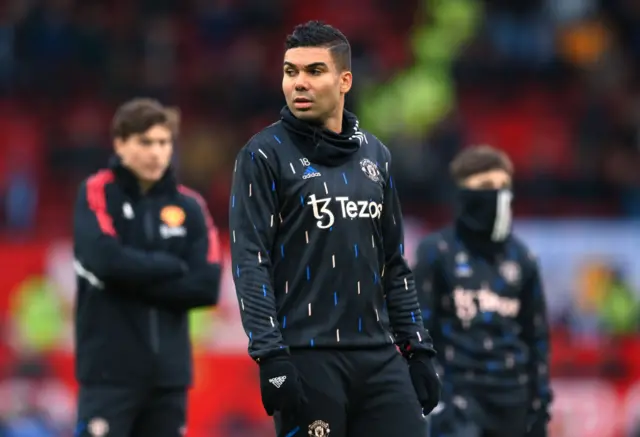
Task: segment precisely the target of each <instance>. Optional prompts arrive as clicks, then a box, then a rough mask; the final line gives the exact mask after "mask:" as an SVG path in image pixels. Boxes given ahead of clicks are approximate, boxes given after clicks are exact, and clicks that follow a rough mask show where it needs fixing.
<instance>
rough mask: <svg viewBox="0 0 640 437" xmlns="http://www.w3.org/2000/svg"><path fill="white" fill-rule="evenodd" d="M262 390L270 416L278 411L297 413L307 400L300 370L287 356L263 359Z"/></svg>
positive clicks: (261, 363)
mask: <svg viewBox="0 0 640 437" xmlns="http://www.w3.org/2000/svg"><path fill="white" fill-rule="evenodd" d="M260 392H261V395H262V405H263V406H264V410H265V411H266V412H267V414H268V415H269V416H273V413H274V412H276V411H280V412H286V413H287V414H296V413H297V412H298V411H300V408H301V407H302V405H303V404H304V403H305V402H306V400H305V397H304V393H303V392H302V384H301V382H300V376H299V374H298V370H297V369H296V368H295V366H294V365H293V363H292V362H291V360H290V359H289V358H287V357H275V358H268V359H266V360H261V362H260Z"/></svg>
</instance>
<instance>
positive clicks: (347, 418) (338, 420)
mask: <svg viewBox="0 0 640 437" xmlns="http://www.w3.org/2000/svg"><path fill="white" fill-rule="evenodd" d="M291 354H292V359H293V362H294V364H295V365H296V367H297V369H298V371H299V372H300V374H301V378H302V383H303V387H304V390H305V395H306V397H307V399H308V401H309V402H308V404H307V405H305V407H304V408H303V411H302V412H301V413H300V414H299V415H297V416H291V415H287V414H286V413H282V414H280V413H276V415H275V425H276V433H277V435H278V437H303V436H305V437H306V436H310V437H325V436H329V435H330V437H364V436H366V437H425V436H426V435H427V433H428V422H427V419H425V418H424V416H423V415H422V408H421V407H420V404H419V403H418V400H417V397H416V393H415V390H414V388H413V385H412V384H411V379H410V377H409V369H408V366H407V363H406V361H405V359H404V358H403V357H402V356H401V355H400V354H399V353H398V352H397V350H396V348H395V346H388V347H381V348H377V349H366V350H365V349H363V350H337V349H332V350H328V349H304V350H293V351H292V352H291Z"/></svg>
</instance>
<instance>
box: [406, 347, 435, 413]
mask: <svg viewBox="0 0 640 437" xmlns="http://www.w3.org/2000/svg"><path fill="white" fill-rule="evenodd" d="M409 373H410V374H411V382H413V387H414V388H415V390H416V394H417V395H418V401H419V402H420V405H422V411H423V414H425V415H426V414H429V413H430V412H431V410H433V409H434V408H435V407H436V406H437V405H438V402H440V389H441V388H442V383H441V382H440V377H439V376H438V374H437V373H436V369H435V367H434V365H433V361H432V360H431V357H430V356H429V355H427V354H426V353H422V354H421V353H416V354H413V356H412V357H411V358H409Z"/></svg>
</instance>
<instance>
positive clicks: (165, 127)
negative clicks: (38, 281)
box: [74, 99, 220, 437]
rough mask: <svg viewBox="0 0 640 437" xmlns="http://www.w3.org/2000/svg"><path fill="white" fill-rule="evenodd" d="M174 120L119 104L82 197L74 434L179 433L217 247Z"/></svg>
mask: <svg viewBox="0 0 640 437" xmlns="http://www.w3.org/2000/svg"><path fill="white" fill-rule="evenodd" d="M177 123H178V120H177V115H176V114H175V113H174V112H173V111H170V110H169V109H167V108H165V107H163V106H162V105H161V104H160V103H158V102H156V101H154V100H149V99H135V100H132V101H130V102H127V103H125V104H124V105H122V106H121V107H120V109H119V110H118V111H117V112H116V114H115V117H114V119H113V125H112V135H113V142H114V147H115V152H116V157H115V158H114V159H113V161H112V162H111V165H110V167H109V168H108V169H105V170H102V171H100V172H98V173H96V174H94V175H92V176H91V177H89V178H88V179H87V180H86V181H84V182H83V183H82V185H81V187H80V190H79V194H78V199H77V201H76V206H75V212H74V254H75V261H74V267H75V271H76V274H77V281H78V294H77V301H76V318H75V322H76V332H75V334H76V377H77V379H78V382H79V383H80V394H79V399H78V425H77V430H76V434H75V435H76V436H78V437H80V436H104V435H113V436H122V437H127V436H135V437H138V436H154V437H179V436H182V435H183V434H184V430H185V416H186V414H185V409H186V396H187V387H188V386H189V385H190V383H191V379H192V378H191V372H192V370H191V344H190V341H189V327H188V326H189V325H188V317H187V316H188V311H189V309H191V308H195V307H199V306H208V305H213V304H215V303H216V300H217V297H218V286H219V280H220V264H219V262H220V261H219V259H220V247H219V243H218V237H217V231H216V229H215V227H214V226H213V223H212V221H211V217H210V215H209V212H208V209H207V205H205V203H204V201H203V200H202V198H201V197H200V196H199V195H197V194H195V193H194V192H193V191H191V190H189V189H187V188H185V187H183V186H180V185H178V184H177V183H176V180H175V177H174V174H173V171H172V168H171V167H170V165H169V163H170V161H171V155H172V153H173V137H174V134H175V132H176V129H177Z"/></svg>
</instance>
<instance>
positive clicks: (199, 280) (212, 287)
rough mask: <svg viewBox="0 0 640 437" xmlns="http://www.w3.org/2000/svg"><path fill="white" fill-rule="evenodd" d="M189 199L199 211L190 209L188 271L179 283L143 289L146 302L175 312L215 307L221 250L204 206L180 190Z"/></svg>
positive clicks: (192, 192)
mask: <svg viewBox="0 0 640 437" xmlns="http://www.w3.org/2000/svg"><path fill="white" fill-rule="evenodd" d="M180 191H181V192H182V193H183V194H185V195H187V196H189V197H192V198H193V199H194V200H195V201H196V202H197V203H198V207H197V208H194V209H193V212H192V214H193V217H192V222H191V224H190V226H189V232H188V235H189V236H190V238H191V243H190V246H189V251H188V253H189V255H188V257H187V259H186V262H187V265H188V266H189V271H188V273H187V274H186V275H184V276H183V277H181V278H179V279H174V280H171V281H166V282H162V283H160V284H157V285H153V286H151V287H142V288H141V289H140V292H141V293H143V294H144V298H145V300H147V301H149V302H151V303H156V304H159V305H164V306H167V307H169V308H171V309H173V310H176V311H186V310H190V309H193V308H198V307H204V306H211V305H215V304H216V303H217V301H218V296H219V291H220V276H221V250H220V240H219V235H218V230H217V228H216V227H215V225H214V223H213V219H212V218H211V215H210V213H209V209H208V207H207V204H206V202H205V201H204V199H202V197H201V196H200V195H199V194H197V193H196V192H194V191H192V190H189V189H186V188H184V187H180Z"/></svg>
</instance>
